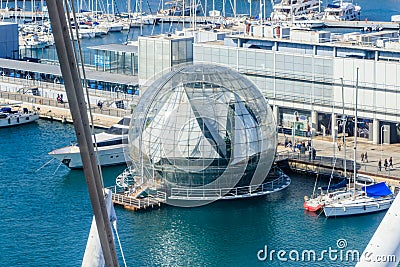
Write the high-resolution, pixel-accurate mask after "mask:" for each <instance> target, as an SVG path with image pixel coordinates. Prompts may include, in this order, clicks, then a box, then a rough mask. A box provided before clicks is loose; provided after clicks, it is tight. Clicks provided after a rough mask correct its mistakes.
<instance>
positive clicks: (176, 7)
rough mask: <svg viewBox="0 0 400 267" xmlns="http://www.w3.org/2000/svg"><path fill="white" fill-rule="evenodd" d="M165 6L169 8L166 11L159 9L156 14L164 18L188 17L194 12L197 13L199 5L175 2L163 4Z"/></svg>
mask: <svg viewBox="0 0 400 267" xmlns="http://www.w3.org/2000/svg"><path fill="white" fill-rule="evenodd" d="M165 5H167V6H169V7H168V8H166V9H161V10H160V11H159V12H158V14H159V15H164V16H190V15H191V14H192V13H193V10H195V12H196V13H199V11H200V9H199V7H200V5H199V4H197V3H196V4H191V5H190V4H187V3H185V0H176V1H171V2H167V3H165Z"/></svg>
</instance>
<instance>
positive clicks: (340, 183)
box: [321, 179, 347, 190]
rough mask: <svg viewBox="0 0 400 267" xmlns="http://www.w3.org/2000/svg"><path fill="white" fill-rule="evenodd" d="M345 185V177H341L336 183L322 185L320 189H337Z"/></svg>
mask: <svg viewBox="0 0 400 267" xmlns="http://www.w3.org/2000/svg"><path fill="white" fill-rule="evenodd" d="M346 185H347V181H346V179H343V180H341V181H340V182H339V183H337V184H333V185H329V186H322V187H321V189H322V190H335V189H339V188H342V187H346Z"/></svg>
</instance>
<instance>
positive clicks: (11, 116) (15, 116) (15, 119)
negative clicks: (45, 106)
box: [0, 107, 39, 128]
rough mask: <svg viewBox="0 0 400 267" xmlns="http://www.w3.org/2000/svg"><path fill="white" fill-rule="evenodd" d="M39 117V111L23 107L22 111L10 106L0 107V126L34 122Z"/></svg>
mask: <svg viewBox="0 0 400 267" xmlns="http://www.w3.org/2000/svg"><path fill="white" fill-rule="evenodd" d="M37 119H39V113H37V112H33V111H29V110H28V109H27V108H23V109H22V111H13V110H12V108H11V107H2V108H1V109H0V128H3V127H10V126H16V125H21V124H26V123H30V122H34V121H36V120H37Z"/></svg>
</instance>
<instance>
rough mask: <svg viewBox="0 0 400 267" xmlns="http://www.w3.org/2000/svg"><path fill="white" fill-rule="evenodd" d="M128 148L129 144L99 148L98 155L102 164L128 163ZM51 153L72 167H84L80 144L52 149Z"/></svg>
mask: <svg viewBox="0 0 400 267" xmlns="http://www.w3.org/2000/svg"><path fill="white" fill-rule="evenodd" d="M125 149H126V150H127V149H128V146H127V145H118V146H114V147H113V148H110V147H107V149H101V148H99V150H98V156H99V159H100V165H101V166H112V165H120V164H126V162H127V159H128V157H127V156H126V155H125V152H124V150H125ZM49 155H51V156H53V157H54V158H56V159H58V160H59V161H61V162H62V163H64V165H66V166H67V167H68V168H70V169H82V168H83V164H82V159H81V155H80V151H79V147H78V146H69V147H63V148H60V149H56V150H54V151H51V152H50V153H49Z"/></svg>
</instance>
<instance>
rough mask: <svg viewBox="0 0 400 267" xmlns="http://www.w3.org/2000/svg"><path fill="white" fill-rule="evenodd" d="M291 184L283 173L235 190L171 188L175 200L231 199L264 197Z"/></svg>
mask: <svg viewBox="0 0 400 267" xmlns="http://www.w3.org/2000/svg"><path fill="white" fill-rule="evenodd" d="M289 184H290V178H289V177H288V176H287V175H285V174H284V173H283V172H280V173H279V176H278V178H276V179H274V180H272V181H268V182H266V183H263V184H260V185H249V186H241V187H235V188H216V189H208V188H171V196H170V198H173V199H187V200H190V199H229V198H239V197H245V196H255V195H263V194H267V193H272V192H274V191H278V190H281V189H283V188H285V187H286V186H288V185H289Z"/></svg>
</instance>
